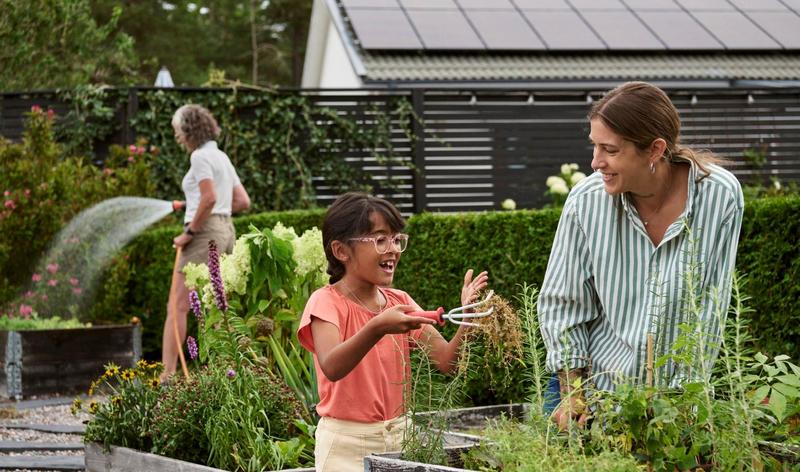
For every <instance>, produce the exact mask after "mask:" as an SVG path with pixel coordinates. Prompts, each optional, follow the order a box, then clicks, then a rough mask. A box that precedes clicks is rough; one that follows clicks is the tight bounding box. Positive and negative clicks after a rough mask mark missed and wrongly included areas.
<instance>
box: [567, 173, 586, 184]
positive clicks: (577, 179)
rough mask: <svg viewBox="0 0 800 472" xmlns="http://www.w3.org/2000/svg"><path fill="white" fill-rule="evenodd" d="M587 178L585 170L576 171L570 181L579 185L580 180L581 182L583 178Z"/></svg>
mask: <svg viewBox="0 0 800 472" xmlns="http://www.w3.org/2000/svg"><path fill="white" fill-rule="evenodd" d="M585 178H586V174H584V173H583V172H575V173H574V174H572V177H570V181H571V183H572V185H573V186H575V185H578V182H580V181H581V180H583V179H585Z"/></svg>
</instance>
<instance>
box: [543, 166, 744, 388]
mask: <svg viewBox="0 0 800 472" xmlns="http://www.w3.org/2000/svg"><path fill="white" fill-rule="evenodd" d="M691 167H692V168H691V170H690V171H689V188H688V195H687V204H686V208H685V209H684V212H683V213H682V214H681V215H680V217H678V219H676V221H675V222H674V223H672V225H670V226H669V228H667V231H666V233H665V234H664V238H663V240H662V241H661V243H660V244H659V245H658V247H655V246H654V245H653V243H652V241H651V240H650V238H649V237H648V236H647V232H646V231H645V228H644V224H643V223H642V220H641V218H640V217H639V214H638V212H637V211H636V208H635V207H634V206H633V205H632V203H631V201H630V200H629V198H628V197H627V195H626V194H623V195H617V196H611V195H609V194H608V193H606V191H605V190H604V188H603V181H602V177H601V175H600V173H595V174H594V175H591V176H590V177H588V178H586V179H584V180H583V181H582V182H581V183H580V184H579V185H578V186H576V187H575V188H574V189H573V190H572V192H571V193H570V194H569V197H568V198H567V201H566V203H565V205H564V210H563V213H562V214H561V219H560V221H559V223H558V230H557V231H556V236H555V240H554V242H553V249H552V252H551V253H550V260H549V262H548V264H547V273H546V275H545V279H544V283H543V284H542V289H541V293H540V295H539V304H538V311H539V321H540V324H541V331H542V336H543V338H544V341H545V345H546V347H547V368H548V370H550V371H551V372H555V371H558V370H562V369H564V367H565V365H566V367H567V368H569V369H574V368H578V367H586V366H587V365H588V364H589V362H590V361H591V368H592V374H593V375H594V376H595V377H594V379H595V385H596V387H597V388H599V389H603V390H613V389H614V385H615V384H616V383H618V382H621V381H633V382H642V381H644V375H645V372H644V368H645V365H646V342H647V341H646V340H647V335H648V333H654V334H655V337H656V340H657V343H656V353H655V356H656V358H658V357H659V356H660V355H663V354H664V353H666V352H668V350H669V348H670V347H671V346H672V345H673V344H674V341H675V340H676V338H677V335H678V324H679V323H681V322H688V321H691V320H687V319H686V318H687V313H692V312H693V310H691V307H690V306H688V305H687V304H688V303H691V302H690V301H689V300H691V297H687V295H688V294H687V293H686V292H687V291H688V290H687V288H686V287H687V285H688V286H689V287H691V286H693V285H694V286H695V289H694V291H695V292H696V293H697V294H698V296H697V297H694V299H695V300H698V299H699V301H700V302H701V303H702V305H701V309H700V310H694V312H695V313H697V315H699V316H697V318H699V320H700V321H701V322H702V325H701V326H702V329H703V330H704V331H705V332H706V333H707V334H709V335H710V336H711V338H712V339H717V337H718V336H719V335H720V334H721V329H722V328H721V326H724V315H725V314H726V313H727V309H728V305H729V300H730V287H731V278H732V274H733V269H734V263H735V261H736V246H737V244H738V241H739V230H740V228H741V225H742V212H743V207H744V200H743V197H742V190H741V186H740V185H739V182H738V181H737V180H736V177H734V176H733V175H732V174H731V173H730V172H728V171H726V170H724V169H722V168H721V167H719V166H707V168H708V169H709V170H710V172H711V175H709V176H707V177H705V178H703V179H701V180H700V181H698V180H697V179H698V177H700V176H702V175H704V174H702V173H700V171H699V169H697V167H696V166H695V165H694V164H692V166H691ZM689 274H694V280H696V284H692V283H691V282H690V281H689V280H688V279H687V277H688V276H689ZM715 295H716V296H715ZM720 314H721V315H720ZM709 351H710V352H709V354H710V356H708V357H707V358H706V361H707V362H708V363H713V360H714V359H716V356H717V354H718V349H715V348H713V347H712V348H711V349H710V350H709ZM696 374H697V372H694V373H691V372H690V373H689V375H692V376H693V377H694V375H696ZM686 375H687V372H683V371H682V369H681V368H677V367H676V365H675V364H674V363H673V362H668V363H666V364H665V365H664V366H663V367H661V368H660V369H658V370H657V371H656V375H655V379H656V381H657V383H658V384H662V385H663V384H669V385H673V386H674V385H676V384H678V383H680V382H681V381H682V380H684V379H685V378H686Z"/></svg>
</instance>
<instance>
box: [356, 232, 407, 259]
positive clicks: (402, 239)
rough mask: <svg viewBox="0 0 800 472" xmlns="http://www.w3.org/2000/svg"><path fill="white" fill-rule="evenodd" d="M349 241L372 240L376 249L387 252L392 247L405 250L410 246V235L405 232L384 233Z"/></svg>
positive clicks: (383, 252)
mask: <svg viewBox="0 0 800 472" xmlns="http://www.w3.org/2000/svg"><path fill="white" fill-rule="evenodd" d="M349 241H360V242H362V243H366V242H370V241H372V244H374V245H375V251H376V252H377V253H378V254H386V253H387V252H389V249H390V248H394V249H395V250H396V251H398V252H403V251H405V250H406V248H407V247H408V235H407V234H405V233H397V234H395V235H394V236H387V235H385V234H382V235H380V236H373V237H367V236H364V237H361V238H350V239H349Z"/></svg>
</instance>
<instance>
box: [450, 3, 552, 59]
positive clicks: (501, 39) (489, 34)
mask: <svg viewBox="0 0 800 472" xmlns="http://www.w3.org/2000/svg"><path fill="white" fill-rule="evenodd" d="M466 14H467V17H468V18H469V20H470V21H471V22H472V24H473V26H475V29H477V30H478V35H479V36H480V37H481V39H483V42H484V43H486V47H487V48H488V49H517V50H532V49H539V50H542V49H545V47H544V44H543V43H542V41H541V40H540V39H539V37H538V36H536V33H534V32H533V30H532V29H531V28H530V26H528V23H527V22H526V21H525V19H524V18H522V17H521V16H520V15H519V14H518V13H517V12H516V11H502V10H500V11H478V10H467V12H466Z"/></svg>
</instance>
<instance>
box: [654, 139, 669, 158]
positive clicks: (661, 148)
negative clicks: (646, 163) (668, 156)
mask: <svg viewBox="0 0 800 472" xmlns="http://www.w3.org/2000/svg"><path fill="white" fill-rule="evenodd" d="M666 150H667V142H666V141H664V139H663V138H656V139H654V140H653V144H651V145H650V162H653V163H655V162H656V161H657V160H659V159H661V158H662V157H664V152H665V151H666Z"/></svg>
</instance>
